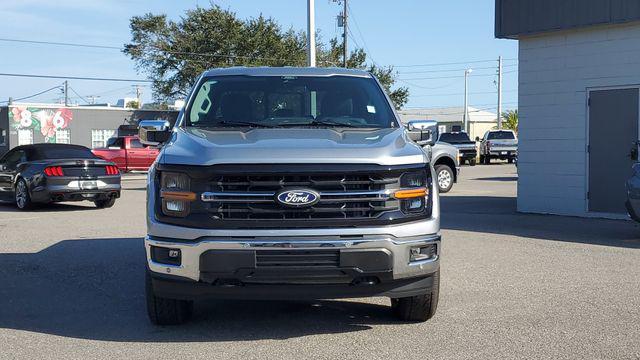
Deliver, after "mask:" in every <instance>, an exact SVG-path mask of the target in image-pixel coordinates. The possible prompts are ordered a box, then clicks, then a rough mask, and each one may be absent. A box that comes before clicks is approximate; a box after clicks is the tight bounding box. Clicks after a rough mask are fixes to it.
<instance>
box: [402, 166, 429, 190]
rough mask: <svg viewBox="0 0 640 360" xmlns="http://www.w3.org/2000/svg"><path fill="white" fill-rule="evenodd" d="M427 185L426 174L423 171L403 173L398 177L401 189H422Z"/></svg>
mask: <svg viewBox="0 0 640 360" xmlns="http://www.w3.org/2000/svg"><path fill="white" fill-rule="evenodd" d="M426 184H427V172H426V171H425V170H421V171H416V172H410V173H404V174H402V177H400V186H401V187H423V186H425V185H426Z"/></svg>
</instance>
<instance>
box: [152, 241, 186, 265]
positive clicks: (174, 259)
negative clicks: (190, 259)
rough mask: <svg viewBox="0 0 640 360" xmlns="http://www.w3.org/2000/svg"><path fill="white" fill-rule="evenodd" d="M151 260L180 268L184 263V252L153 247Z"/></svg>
mask: <svg viewBox="0 0 640 360" xmlns="http://www.w3.org/2000/svg"><path fill="white" fill-rule="evenodd" d="M151 260H153V262H156V263H159V264H165V265H174V266H180V264H181V263H182V252H181V251H180V249H170V248H163V247H158V246H152V247H151Z"/></svg>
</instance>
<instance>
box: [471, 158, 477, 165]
mask: <svg viewBox="0 0 640 360" xmlns="http://www.w3.org/2000/svg"><path fill="white" fill-rule="evenodd" d="M469 166H476V158H473V159H469Z"/></svg>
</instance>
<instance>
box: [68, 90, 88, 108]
mask: <svg viewBox="0 0 640 360" xmlns="http://www.w3.org/2000/svg"><path fill="white" fill-rule="evenodd" d="M69 90H71V92H72V93H74V94H76V95H77V96H78V97H79V98H80V99H81V100H82V101H84V102H86V103H87V104H91V102H90V101H89V100H87V99H86V98H85V97H84V96H82V95H80V94H78V92H77V91H76V90H75V89H74V88H72V87H71V86H69Z"/></svg>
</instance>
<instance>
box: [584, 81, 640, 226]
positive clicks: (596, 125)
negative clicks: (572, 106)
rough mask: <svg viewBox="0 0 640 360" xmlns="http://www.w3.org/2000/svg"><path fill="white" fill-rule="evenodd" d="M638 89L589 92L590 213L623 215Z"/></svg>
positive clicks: (629, 171)
mask: <svg viewBox="0 0 640 360" xmlns="http://www.w3.org/2000/svg"><path fill="white" fill-rule="evenodd" d="M639 96H640V94H639V92H638V89H637V88H633V89H614V90H596V91H591V92H590V93H589V190H588V191H589V192H588V194H587V195H588V199H589V211H592V212H599V213H620V214H622V213H625V212H626V210H625V207H624V202H625V200H626V190H625V182H626V181H627V179H628V178H629V177H630V176H631V166H632V165H633V162H634V161H633V160H632V159H631V157H630V153H631V150H632V149H633V148H634V146H635V142H636V141H637V140H638V120H639V111H638V105H639V102H638V99H639Z"/></svg>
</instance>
